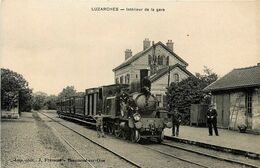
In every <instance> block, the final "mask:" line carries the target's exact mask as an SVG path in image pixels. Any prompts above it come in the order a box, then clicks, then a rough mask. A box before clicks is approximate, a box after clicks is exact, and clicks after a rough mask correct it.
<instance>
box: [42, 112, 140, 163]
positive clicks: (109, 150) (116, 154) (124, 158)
mask: <svg viewBox="0 0 260 168" xmlns="http://www.w3.org/2000/svg"><path fill="white" fill-rule="evenodd" d="M39 113H41V114H42V115H44V116H46V117H48V118H49V119H51V120H52V121H54V122H56V123H58V124H60V125H62V126H63V127H65V128H67V129H69V130H71V131H72V132H74V133H76V134H77V135H79V136H81V137H83V138H84V139H87V140H88V141H90V142H92V143H93V144H95V145H97V146H99V147H101V148H103V149H105V150H106V151H108V152H110V153H112V154H114V155H115V156H117V157H119V158H120V159H122V160H125V161H126V162H127V163H129V164H131V165H133V166H134V167H138V168H141V165H139V164H138V163H135V162H134V161H132V160H130V159H127V158H126V157H124V156H122V155H120V154H118V153H116V152H114V151H112V150H111V149H109V148H107V147H105V146H103V145H101V144H100V143H98V142H96V141H94V140H92V139H91V138H89V137H87V136H85V135H83V134H81V133H80V132H78V131H76V130H74V129H72V128H70V127H68V126H66V125H64V124H62V123H60V122H58V121H57V120H55V119H53V118H52V117H50V116H48V115H46V114H44V113H42V112H39ZM54 129H55V128H54ZM61 138H62V139H63V140H64V141H65V142H66V143H67V144H68V145H69V146H70V147H71V148H72V149H73V150H74V151H76V152H77V153H78V155H79V156H80V157H81V158H82V159H84V160H86V161H87V159H86V158H85V157H84V156H82V155H81V154H80V153H79V151H78V150H77V149H76V148H75V147H74V146H73V145H72V144H70V143H69V142H68V141H67V140H66V139H65V138H64V137H62V136H61ZM88 164H89V165H90V166H91V167H94V166H93V165H92V164H91V163H90V162H88Z"/></svg>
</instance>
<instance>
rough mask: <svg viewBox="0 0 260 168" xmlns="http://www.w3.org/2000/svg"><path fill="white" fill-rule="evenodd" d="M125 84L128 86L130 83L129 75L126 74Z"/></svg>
mask: <svg viewBox="0 0 260 168" xmlns="http://www.w3.org/2000/svg"><path fill="white" fill-rule="evenodd" d="M125 83H126V84H129V83H130V75H129V74H127V75H126V76H125Z"/></svg>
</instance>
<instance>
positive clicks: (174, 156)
mask: <svg viewBox="0 0 260 168" xmlns="http://www.w3.org/2000/svg"><path fill="white" fill-rule="evenodd" d="M144 147H145V148H147V149H150V150H152V151H156V152H158V153H161V154H163V155H166V156H169V157H172V158H175V159H178V160H181V161H184V162H187V163H190V164H193V165H196V166H199V167H204V168H209V167H208V166H206V165H203V164H199V163H197V162H194V161H191V160H188V159H185V158H182V157H179V156H176V155H173V154H170V153H166V152H163V151H161V150H158V149H154V148H152V147H148V146H144Z"/></svg>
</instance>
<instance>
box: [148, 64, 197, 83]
mask: <svg viewBox="0 0 260 168" xmlns="http://www.w3.org/2000/svg"><path fill="white" fill-rule="evenodd" d="M177 67H178V68H180V69H181V70H183V71H184V72H185V73H187V74H188V75H189V76H193V74H192V73H190V72H189V71H188V70H187V69H186V68H185V67H183V66H182V65H180V64H178V63H177V64H175V65H171V66H169V67H165V68H162V69H159V70H158V71H157V72H156V73H155V74H153V75H151V76H150V80H151V82H154V81H156V80H157V79H159V78H160V77H162V76H163V75H165V74H166V73H168V72H169V71H171V70H173V69H174V68H177ZM169 68H170V69H169Z"/></svg>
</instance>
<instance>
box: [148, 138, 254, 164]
mask: <svg viewBox="0 0 260 168" xmlns="http://www.w3.org/2000/svg"><path fill="white" fill-rule="evenodd" d="M160 145H162V146H167V147H170V148H175V149H179V150H183V151H187V152H191V153H195V154H198V155H201V156H205V157H209V158H213V159H216V160H219V161H225V162H230V163H234V164H237V165H240V166H241V167H251V168H258V167H259V166H257V165H253V164H251V163H246V162H242V161H239V160H233V159H229V158H225V157H220V156H216V155H212V154H208V153H205V152H199V151H196V150H191V149H188V148H184V147H180V146H176V145H173V144H168V143H164V142H163V143H161V144H160ZM144 147H145V148H148V149H150V150H153V151H156V152H158V153H161V154H164V155H166V156H170V157H173V158H175V159H179V160H182V161H185V162H188V163H191V164H194V165H197V166H200V167H204V168H209V167H211V166H207V165H204V164H200V163H198V161H196V162H194V161H192V160H190V159H185V158H183V157H180V156H177V155H173V154H171V153H167V152H164V151H163V150H159V149H156V148H154V147H150V146H149V145H148V146H144Z"/></svg>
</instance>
